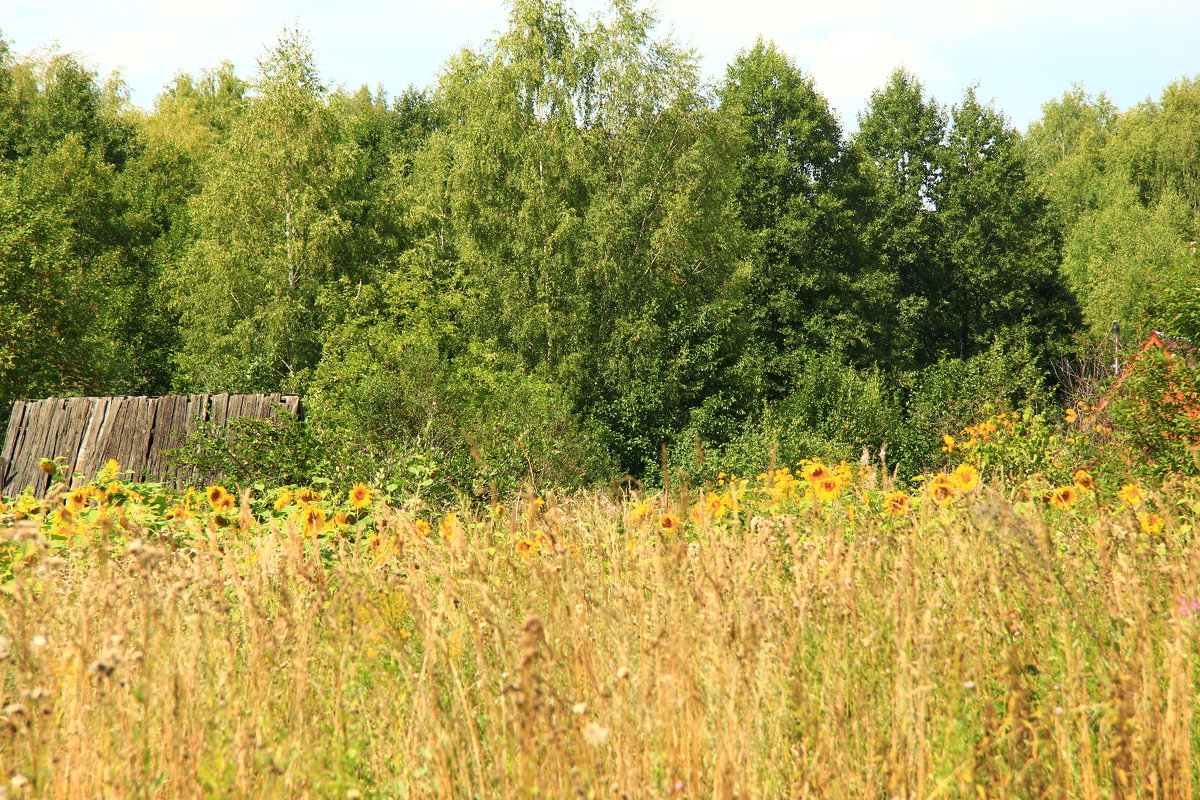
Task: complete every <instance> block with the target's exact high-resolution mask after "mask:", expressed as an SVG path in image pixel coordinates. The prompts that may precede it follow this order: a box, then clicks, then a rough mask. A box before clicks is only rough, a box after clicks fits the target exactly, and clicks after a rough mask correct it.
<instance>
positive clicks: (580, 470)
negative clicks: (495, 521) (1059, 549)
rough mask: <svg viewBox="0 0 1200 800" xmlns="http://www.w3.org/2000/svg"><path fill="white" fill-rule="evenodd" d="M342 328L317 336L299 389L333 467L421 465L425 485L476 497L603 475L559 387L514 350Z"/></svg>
mask: <svg viewBox="0 0 1200 800" xmlns="http://www.w3.org/2000/svg"><path fill="white" fill-rule="evenodd" d="M347 333H348V335H344V336H342V337H339V338H338V339H337V340H335V341H334V342H333V343H332V344H330V345H327V347H326V351H325V356H324V358H323V359H322V361H321V365H320V366H319V368H318V369H317V371H316V372H315V374H314V375H313V376H312V379H311V382H310V393H309V397H308V398H307V405H308V408H309V415H310V418H311V419H312V421H313V424H314V426H316V427H317V429H318V430H319V431H320V438H321V440H322V441H323V442H326V443H329V444H333V443H337V446H338V447H340V449H341V450H342V451H343V456H342V457H341V458H342V460H341V463H340V467H341V470H342V472H343V473H345V474H347V475H349V476H353V475H359V476H364V475H375V476H376V478H375V480H376V482H377V483H380V484H386V483H396V484H398V485H401V486H403V485H405V482H407V481H411V480H412V479H413V477H414V476H418V475H421V476H427V477H429V478H432V479H433V481H434V484H433V486H432V488H431V491H432V492H433V493H434V494H442V495H446V496H453V495H455V494H473V495H476V496H480V497H484V496H490V495H491V494H492V493H493V492H497V493H505V492H509V491H512V490H514V489H516V488H518V487H520V486H522V485H524V484H527V483H528V484H533V485H536V486H561V487H568V486H579V485H581V484H583V483H586V482H588V481H589V480H592V479H593V478H595V477H599V476H604V475H606V472H607V462H606V460H605V459H604V457H603V455H602V453H601V452H600V450H599V448H598V447H597V446H596V445H595V443H594V438H593V436H592V435H591V433H590V432H589V431H588V430H587V429H586V427H585V426H584V425H583V423H582V422H580V420H579V419H578V418H577V417H576V416H575V415H574V414H573V413H572V411H571V409H570V407H569V405H568V403H567V401H566V399H565V398H564V397H563V395H562V393H561V392H560V391H559V390H558V388H557V387H556V386H554V385H553V384H552V383H550V382H549V381H547V380H545V379H543V378H541V377H540V376H537V375H533V374H529V373H527V372H525V371H524V370H523V368H522V367H521V365H520V364H519V363H518V362H517V359H516V358H514V357H513V356H511V355H509V354H505V353H503V352H497V351H494V350H489V349H486V348H485V347H484V346H482V345H477V344H473V345H471V346H470V347H469V348H468V349H467V350H466V351H465V352H460V353H457V354H455V355H448V354H447V353H445V352H443V350H442V348H440V347H439V345H438V342H437V339H436V337H435V336H433V335H431V334H430V333H429V332H428V331H416V330H413V331H405V332H399V333H397V332H396V331H395V330H394V327H393V326H391V325H388V324H386V323H376V324H374V325H371V326H361V327H358V328H356V329H354V330H353V331H349V330H348V332H347ZM349 334H352V335H349ZM422 479H423V480H424V479H425V478H422Z"/></svg>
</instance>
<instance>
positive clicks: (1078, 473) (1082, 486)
mask: <svg viewBox="0 0 1200 800" xmlns="http://www.w3.org/2000/svg"><path fill="white" fill-rule="evenodd" d="M1073 477H1074V479H1075V488H1076V489H1078V490H1079V491H1081V492H1094V491H1096V481H1095V479H1094V478H1093V477H1092V475H1091V473H1090V472H1088V471H1087V470H1083V469H1077V470H1075V475H1074V476H1073Z"/></svg>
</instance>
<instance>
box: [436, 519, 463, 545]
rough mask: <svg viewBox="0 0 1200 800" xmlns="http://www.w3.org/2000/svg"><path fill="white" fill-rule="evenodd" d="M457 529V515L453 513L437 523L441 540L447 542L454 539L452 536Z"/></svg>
mask: <svg viewBox="0 0 1200 800" xmlns="http://www.w3.org/2000/svg"><path fill="white" fill-rule="evenodd" d="M457 528H458V514H455V513H454V512H453V511H451V512H450V513H449V514H447V515H446V516H444V517H442V521H441V522H439V523H438V530H439V531H441V534H442V538H443V539H445V540H446V541H447V542H449V541H452V540H453V539H454V534H455V531H456V529H457Z"/></svg>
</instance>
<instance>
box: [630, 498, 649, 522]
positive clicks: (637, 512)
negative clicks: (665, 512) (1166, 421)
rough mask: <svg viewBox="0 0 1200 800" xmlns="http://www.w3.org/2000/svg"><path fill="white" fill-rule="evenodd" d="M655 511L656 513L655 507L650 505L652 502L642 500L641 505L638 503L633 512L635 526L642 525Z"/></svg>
mask: <svg viewBox="0 0 1200 800" xmlns="http://www.w3.org/2000/svg"><path fill="white" fill-rule="evenodd" d="M653 511H654V507H653V506H651V505H650V501H649V500H642V501H641V502H640V503H638V504H637V505H635V506H634V507H633V511H632V516H633V524H635V525H640V524H642V523H643V522H644V521H645V520H646V519H647V518H648V517H649V516H650V514H651V513H653Z"/></svg>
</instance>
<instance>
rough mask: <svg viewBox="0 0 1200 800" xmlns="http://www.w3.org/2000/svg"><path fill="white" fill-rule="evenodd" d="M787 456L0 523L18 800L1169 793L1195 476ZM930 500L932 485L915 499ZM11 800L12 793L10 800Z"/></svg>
mask: <svg viewBox="0 0 1200 800" xmlns="http://www.w3.org/2000/svg"><path fill="white" fill-rule="evenodd" d="M1075 477H1076V480H1075V482H1074V483H1073V484H1071V485H1067V486H1063V487H1059V488H1058V490H1057V494H1056V493H1055V492H1053V491H1045V490H1044V489H1042V488H1031V486H1032V484H1030V483H1014V482H1011V481H1010V482H1007V483H996V484H989V483H987V482H983V483H980V482H979V480H978V475H977V473H975V472H974V470H973V469H971V468H969V467H965V468H963V469H960V470H959V471H958V472H956V473H954V474H947V475H945V476H942V477H937V476H932V477H930V478H929V479H928V480H927V481H926V482H925V483H924V484H923V485H922V484H916V485H914V486H912V487H909V488H907V490H906V491H904V492H903V493H901V492H899V491H898V490H897V489H896V487H893V486H891V485H890V482H889V481H888V480H887V478H886V476H882V477H881V476H879V475H877V474H875V473H874V472H873V471H871V470H866V469H858V468H851V467H847V466H845V465H843V466H842V467H841V468H840V469H837V468H830V467H826V466H824V465H820V464H814V463H807V464H805V465H801V466H800V467H797V469H796V471H795V472H791V471H786V470H779V471H774V472H771V473H768V474H764V475H761V476H759V477H758V478H756V479H752V480H742V479H736V478H732V477H725V476H722V478H721V480H719V481H714V483H713V485H711V486H710V487H707V489H705V490H701V489H692V490H684V491H681V490H679V489H678V488H676V489H674V490H673V491H671V492H670V493H669V494H666V495H664V494H662V493H658V494H655V495H653V496H649V497H645V496H641V495H633V496H619V495H614V494H612V493H608V492H600V491H596V492H588V493H576V494H559V495H556V494H547V495H540V496H538V495H533V494H532V493H530V494H528V495H525V496H521V497H514V498H511V499H510V500H509V501H508V502H506V504H505V505H504V506H493V507H478V506H476V507H472V506H464V507H462V508H459V509H458V510H457V511H447V510H445V509H438V510H437V511H435V510H433V509H430V508H427V507H426V506H425V505H424V504H423V503H422V502H421V501H420V500H419V499H415V498H395V497H390V498H389V497H383V496H380V495H379V494H378V493H377V492H375V491H372V490H369V489H367V488H366V487H358V489H357V493H355V492H352V493H350V494H347V493H345V492H341V493H337V494H334V493H332V492H327V493H325V494H321V493H319V492H316V491H314V490H307V491H295V490H293V491H286V492H284V491H276V492H257V493H256V492H248V493H246V494H244V495H242V496H241V497H238V498H234V497H232V496H231V495H229V494H228V493H226V492H225V491H224V490H222V489H221V488H220V487H210V489H209V491H208V493H207V495H206V494H204V493H195V494H188V495H184V496H177V495H173V494H172V493H169V492H166V491H162V490H159V489H158V488H156V487H153V486H147V485H139V486H135V485H130V484H127V483H122V482H121V481H120V480H119V479H118V476H116V475H115V465H113V469H111V470H110V472H109V474H106V475H102V476H100V477H99V478H98V479H96V480H95V481H93V482H92V483H91V484H89V486H90V488H86V487H85V488H82V489H77V490H76V491H73V492H71V491H67V490H66V488H65V487H60V489H58V490H55V491H53V492H52V493H51V496H50V497H48V498H46V499H45V500H44V501H41V502H39V501H34V500H33V499H31V498H28V497H25V498H17V499H9V501H8V504H7V506H5V508H4V510H3V516H2V517H0V520H3V522H2V523H0V542H2V543H0V569H3V574H2V575H0V578H2V580H3V581H4V588H3V593H2V594H0V635H2V637H3V638H0V659H2V660H0V705H2V706H3V709H2V712H0V779H2V784H3V787H4V789H5V790H7V795H6V796H7V797H22V798H23V797H45V798H126V797H130V798H132V797H138V798H143V797H144V798H183V797H186V798H199V797H211V798H218V797H221V798H227V797H247V798H424V797H475V798H499V797H535V796H536V797H555V798H557V797H595V798H601V797H604V798H608V797H612V798H647V797H669V798H702V797H705V798H708V797H712V798H733V797H740V798H750V797H764V798H767V797H809V796H811V797H846V798H893V797H901V798H934V797H971V798H979V797H1030V798H1032V797H1056V798H1091V797H1133V796H1138V797H1163V798H1166V797H1190V796H1192V792H1193V788H1194V787H1195V786H1196V784H1197V780H1196V768H1195V766H1194V765H1193V752H1194V751H1195V749H1196V745H1197V741H1198V739H1197V726H1196V722H1195V720H1194V718H1193V693H1194V691H1195V687H1196V686H1197V676H1198V673H1197V667H1196V651H1197V624H1200V623H1198V621H1197V619H1198V618H1200V548H1198V547H1197V544H1196V540H1195V535H1194V533H1195V531H1194V528H1193V524H1194V523H1193V521H1194V519H1195V514H1196V512H1197V510H1200V483H1197V482H1195V481H1189V480H1182V479H1179V480H1170V479H1169V480H1167V481H1166V482H1165V483H1164V484H1163V485H1162V486H1161V487H1160V488H1157V489H1155V490H1153V491H1151V490H1150V489H1149V488H1148V487H1146V488H1143V487H1142V486H1137V485H1132V484H1131V485H1127V486H1125V487H1124V488H1123V489H1118V488H1117V487H1119V486H1120V485H1121V484H1122V483H1124V482H1125V479H1124V478H1114V479H1113V480H1114V482H1113V483H1112V484H1111V485H1110V484H1109V483H1107V482H1106V481H1105V480H1102V479H1101V477H1102V476H1097V477H1096V478H1092V476H1090V475H1087V474H1086V473H1079V474H1077V475H1076V476H1075ZM939 486H940V487H942V488H941V489H939ZM3 791H4V790H0V794H3Z"/></svg>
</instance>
